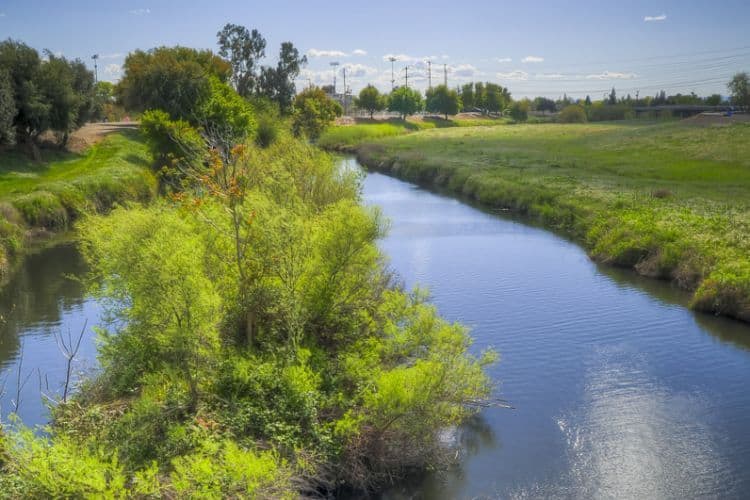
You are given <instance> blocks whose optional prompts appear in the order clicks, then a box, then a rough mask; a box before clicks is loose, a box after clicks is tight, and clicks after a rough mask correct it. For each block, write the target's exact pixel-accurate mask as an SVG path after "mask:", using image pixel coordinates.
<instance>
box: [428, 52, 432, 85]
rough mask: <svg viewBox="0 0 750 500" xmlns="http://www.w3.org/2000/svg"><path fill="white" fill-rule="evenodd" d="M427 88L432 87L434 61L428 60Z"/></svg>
mask: <svg viewBox="0 0 750 500" xmlns="http://www.w3.org/2000/svg"><path fill="white" fill-rule="evenodd" d="M427 88H430V89H431V88H432V61H430V60H429V59H428V60H427Z"/></svg>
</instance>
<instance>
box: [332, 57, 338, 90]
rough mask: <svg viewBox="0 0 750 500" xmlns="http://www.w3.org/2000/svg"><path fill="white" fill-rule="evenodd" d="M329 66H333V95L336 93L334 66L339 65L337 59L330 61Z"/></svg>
mask: <svg viewBox="0 0 750 500" xmlns="http://www.w3.org/2000/svg"><path fill="white" fill-rule="evenodd" d="M330 64H331V67H332V68H333V95H334V96H335V95H336V68H338V66H339V62H338V61H331V63H330Z"/></svg>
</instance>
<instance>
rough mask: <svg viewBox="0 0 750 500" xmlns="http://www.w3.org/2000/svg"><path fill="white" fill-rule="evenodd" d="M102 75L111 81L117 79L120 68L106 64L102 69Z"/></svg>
mask: <svg viewBox="0 0 750 500" xmlns="http://www.w3.org/2000/svg"><path fill="white" fill-rule="evenodd" d="M104 74H105V75H107V76H108V77H109V78H112V79H115V78H119V77H120V75H121V74H122V66H120V65H119V64H107V65H106V66H105V67H104Z"/></svg>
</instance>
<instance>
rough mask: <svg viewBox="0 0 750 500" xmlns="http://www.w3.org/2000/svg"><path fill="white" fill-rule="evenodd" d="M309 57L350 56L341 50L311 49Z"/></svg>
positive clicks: (308, 52) (308, 53)
mask: <svg viewBox="0 0 750 500" xmlns="http://www.w3.org/2000/svg"><path fill="white" fill-rule="evenodd" d="M307 55H308V56H310V57H347V55H348V54H347V53H346V52H344V51H341V50H319V49H310V50H308V51H307Z"/></svg>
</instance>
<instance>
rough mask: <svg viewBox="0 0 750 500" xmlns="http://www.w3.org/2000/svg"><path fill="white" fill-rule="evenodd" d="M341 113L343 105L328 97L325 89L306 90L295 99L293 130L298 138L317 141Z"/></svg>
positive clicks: (312, 88)
mask: <svg viewBox="0 0 750 500" xmlns="http://www.w3.org/2000/svg"><path fill="white" fill-rule="evenodd" d="M341 113H343V109H342V108H341V105H340V104H339V103H337V102H336V101H334V100H333V99H331V98H330V97H328V96H327V95H326V93H325V92H323V89H320V88H318V87H311V88H309V89H305V90H303V91H302V92H300V93H299V94H297V97H296V98H295V99H294V116H293V117H292V130H293V131H294V134H295V135H297V136H302V135H304V136H306V137H308V138H309V139H317V138H318V137H319V136H320V134H321V133H322V132H323V130H325V129H326V127H328V126H329V125H330V124H331V123H333V121H334V120H335V119H336V117H337V116H341Z"/></svg>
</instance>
